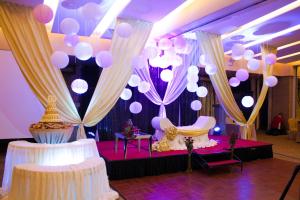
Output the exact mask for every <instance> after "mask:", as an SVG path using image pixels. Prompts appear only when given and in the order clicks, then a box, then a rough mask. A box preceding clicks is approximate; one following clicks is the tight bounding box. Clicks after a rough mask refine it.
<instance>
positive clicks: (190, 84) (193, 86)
mask: <svg viewBox="0 0 300 200" xmlns="http://www.w3.org/2000/svg"><path fill="white" fill-rule="evenodd" d="M186 89H187V90H188V91H189V92H196V91H197V89H198V85H197V83H194V82H188V83H187V85H186Z"/></svg>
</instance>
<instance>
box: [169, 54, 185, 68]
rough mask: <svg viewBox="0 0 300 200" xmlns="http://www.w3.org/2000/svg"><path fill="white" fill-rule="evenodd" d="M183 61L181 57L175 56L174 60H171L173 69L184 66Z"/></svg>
mask: <svg viewBox="0 0 300 200" xmlns="http://www.w3.org/2000/svg"><path fill="white" fill-rule="evenodd" d="M182 63H183V60H182V58H181V56H179V55H175V56H173V58H172V60H171V64H172V66H173V67H179V66H180V65H182Z"/></svg>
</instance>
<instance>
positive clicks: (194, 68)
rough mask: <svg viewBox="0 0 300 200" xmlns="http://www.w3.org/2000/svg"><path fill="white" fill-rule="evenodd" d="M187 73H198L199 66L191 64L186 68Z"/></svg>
mask: <svg viewBox="0 0 300 200" xmlns="http://www.w3.org/2000/svg"><path fill="white" fill-rule="evenodd" d="M188 73H189V74H198V73H199V68H198V67H197V66H195V65H191V66H189V68H188Z"/></svg>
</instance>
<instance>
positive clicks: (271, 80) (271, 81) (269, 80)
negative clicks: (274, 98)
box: [264, 76, 278, 87]
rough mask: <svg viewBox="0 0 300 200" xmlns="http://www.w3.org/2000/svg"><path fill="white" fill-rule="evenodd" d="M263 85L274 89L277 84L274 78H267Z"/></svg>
mask: <svg viewBox="0 0 300 200" xmlns="http://www.w3.org/2000/svg"><path fill="white" fill-rule="evenodd" d="M264 83H265V84H266V85H267V86H268V87H274V86H275V85H277V83H278V79H277V78H276V76H268V77H267V78H266V79H265V81H264Z"/></svg>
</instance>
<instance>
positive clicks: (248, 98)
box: [242, 96, 254, 108]
mask: <svg viewBox="0 0 300 200" xmlns="http://www.w3.org/2000/svg"><path fill="white" fill-rule="evenodd" d="M253 104H254V99H253V98H252V97H251V96H244V97H243V98H242V105H243V106H244V107H246V108H250V107H251V106H253Z"/></svg>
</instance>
